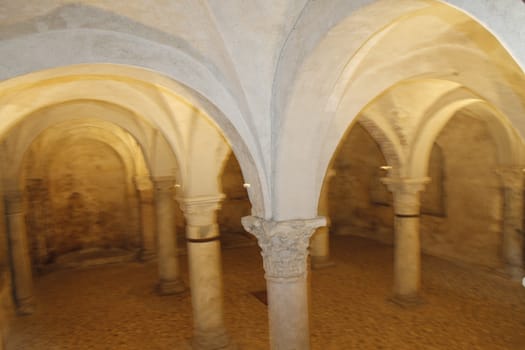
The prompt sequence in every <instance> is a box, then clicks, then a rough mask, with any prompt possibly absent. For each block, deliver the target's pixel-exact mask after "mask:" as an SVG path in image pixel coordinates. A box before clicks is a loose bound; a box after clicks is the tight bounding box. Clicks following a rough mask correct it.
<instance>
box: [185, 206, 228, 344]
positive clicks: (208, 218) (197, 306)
mask: <svg viewBox="0 0 525 350" xmlns="http://www.w3.org/2000/svg"><path fill="white" fill-rule="evenodd" d="M222 199H223V196H218V197H197V198H181V199H179V203H180V204H181V208H182V211H183V212H184V216H185V218H186V241H187V245H188V262H189V272H190V290H191V303H192V308H193V338H192V340H191V347H192V349H194V350H212V349H234V348H235V345H234V344H233V343H232V341H231V339H230V337H229V336H228V334H227V332H226V329H225V327H224V307H223V285H222V263H221V245H220V240H219V238H220V236H219V229H218V225H217V215H216V211H217V210H218V209H219V207H220V201H221V200H222Z"/></svg>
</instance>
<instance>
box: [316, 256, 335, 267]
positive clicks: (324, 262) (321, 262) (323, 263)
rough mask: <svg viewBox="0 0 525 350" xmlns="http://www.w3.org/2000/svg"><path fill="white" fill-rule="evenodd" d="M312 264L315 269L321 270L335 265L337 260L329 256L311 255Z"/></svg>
mask: <svg viewBox="0 0 525 350" xmlns="http://www.w3.org/2000/svg"><path fill="white" fill-rule="evenodd" d="M310 266H311V267H312V269H313V270H321V269H325V268H327V267H332V266H335V261H333V260H332V259H331V258H330V257H329V256H311V259H310Z"/></svg>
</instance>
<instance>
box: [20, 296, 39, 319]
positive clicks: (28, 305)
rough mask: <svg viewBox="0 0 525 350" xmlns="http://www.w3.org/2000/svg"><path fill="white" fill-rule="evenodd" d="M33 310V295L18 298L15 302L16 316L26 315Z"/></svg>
mask: <svg viewBox="0 0 525 350" xmlns="http://www.w3.org/2000/svg"><path fill="white" fill-rule="evenodd" d="M34 312H35V300H34V299H33V297H30V298H26V299H22V300H18V301H17V302H16V314H17V315H18V316H27V315H31V314H33V313H34Z"/></svg>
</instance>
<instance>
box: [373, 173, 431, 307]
mask: <svg viewBox="0 0 525 350" xmlns="http://www.w3.org/2000/svg"><path fill="white" fill-rule="evenodd" d="M382 181H383V183H384V184H385V185H387V187H388V189H389V190H390V191H391V192H392V194H393V197H394V213H395V219H394V220H395V222H394V231H395V232H394V235H395V239H394V295H393V298H392V301H394V302H396V303H398V304H401V305H403V306H410V305H412V304H419V303H420V302H421V300H420V299H419V295H418V294H419V289H420V285H421V247H420V238H419V220H420V204H421V203H420V199H419V192H420V191H422V190H423V189H424V187H425V184H427V183H428V182H429V181H430V179H429V178H421V179H413V178H390V177H387V178H383V179H382Z"/></svg>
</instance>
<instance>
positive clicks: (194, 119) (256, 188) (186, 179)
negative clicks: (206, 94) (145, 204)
mask: <svg viewBox="0 0 525 350" xmlns="http://www.w3.org/2000/svg"><path fill="white" fill-rule="evenodd" d="M0 88H1V89H2V92H3V93H2V97H1V98H0V99H1V101H0V103H1V107H0V129H1V132H2V133H5V132H6V130H8V129H10V127H12V126H13V125H15V124H16V123H17V122H18V121H19V120H20V119H21V118H23V117H24V116H25V115H27V114H29V113H31V111H33V110H36V109H39V108H44V107H46V106H48V105H51V104H60V103H65V102H68V101H74V100H85V99H86V98H88V99H90V100H95V101H101V102H104V103H109V104H112V105H117V106H121V107H122V108H125V109H128V110H130V111H132V113H133V114H135V115H136V116H140V117H141V118H144V119H145V120H149V123H150V124H151V125H152V126H153V129H155V130H156V133H157V134H158V133H160V134H162V136H163V137H165V138H166V140H167V142H168V144H169V145H170V147H171V148H172V149H173V152H174V154H175V157H176V158H177V161H178V162H179V166H180V169H181V170H182V169H184V170H183V172H181V173H180V174H179V175H180V178H179V181H180V183H181V186H182V191H183V192H184V194H185V195H187V196H200V195H203V194H205V195H209V194H210V193H216V192H217V175H218V174H219V171H220V168H221V166H222V162H223V159H224V157H225V156H226V154H227V152H228V149H229V147H228V143H227V142H226V140H225V139H224V138H223V136H222V134H221V132H220V131H218V129H217V124H215V122H213V121H212V120H210V118H209V117H207V115H213V116H214V117H215V120H218V121H219V123H221V124H222V125H221V126H223V128H222V129H221V131H222V132H224V133H225V134H226V136H229V139H230V142H231V145H232V148H233V151H234V152H235V154H236V156H237V158H238V160H239V162H240V164H241V167H242V169H243V175H244V176H245V178H246V181H247V182H250V184H251V187H250V190H249V195H250V200H251V202H252V210H253V211H254V212H255V213H256V214H257V215H260V216H264V215H265V214H264V213H265V209H264V208H265V204H264V202H265V198H267V193H266V194H265V191H264V189H263V187H264V180H263V179H264V175H262V174H263V172H262V171H259V170H258V166H257V164H256V163H255V161H254V159H255V158H254V157H253V156H252V152H251V151H250V150H248V148H247V146H246V144H245V143H244V141H243V139H242V138H241V135H240V134H239V132H238V131H237V130H236V129H235V128H234V127H233V125H232V124H231V123H230V122H229V121H228V120H227V119H226V118H225V117H224V115H223V114H222V113H221V112H220V111H219V110H218V109H217V108H216V107H214V106H213V105H212V104H211V103H209V102H208V101H207V100H205V99H204V98H203V97H202V96H200V95H198V94H197V93H195V92H194V91H191V90H189V89H188V88H186V87H184V86H182V85H180V84H178V83H176V82H174V81H172V80H170V79H167V78H164V77H162V76H160V75H158V74H156V73H153V72H148V71H144V70H142V69H138V68H131V67H123V66H116V65H82V66H72V67H64V68H57V69H53V70H48V71H44V72H38V73H33V74H30V75H27V76H23V77H19V78H15V79H11V80H9V81H6V82H3V83H2V84H1V86H0ZM181 96H184V97H181ZM145 137H146V138H147V139H148V140H150V142H151V140H154V139H155V137H156V136H154V135H146V136H145ZM145 153H146V154H145V156H146V159H150V158H151V157H150V155H149V154H147V152H145ZM208 158H209V159H208ZM207 159H208V160H210V159H213V162H210V161H206V160H207ZM158 164H162V160H158ZM152 168H155V165H153V166H152ZM198 174H200V175H198ZM203 174H206V176H207V178H208V180H203V179H200V178H199V176H203ZM194 175H195V176H194ZM261 175H262V176H261ZM192 181H193V182H192Z"/></svg>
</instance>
